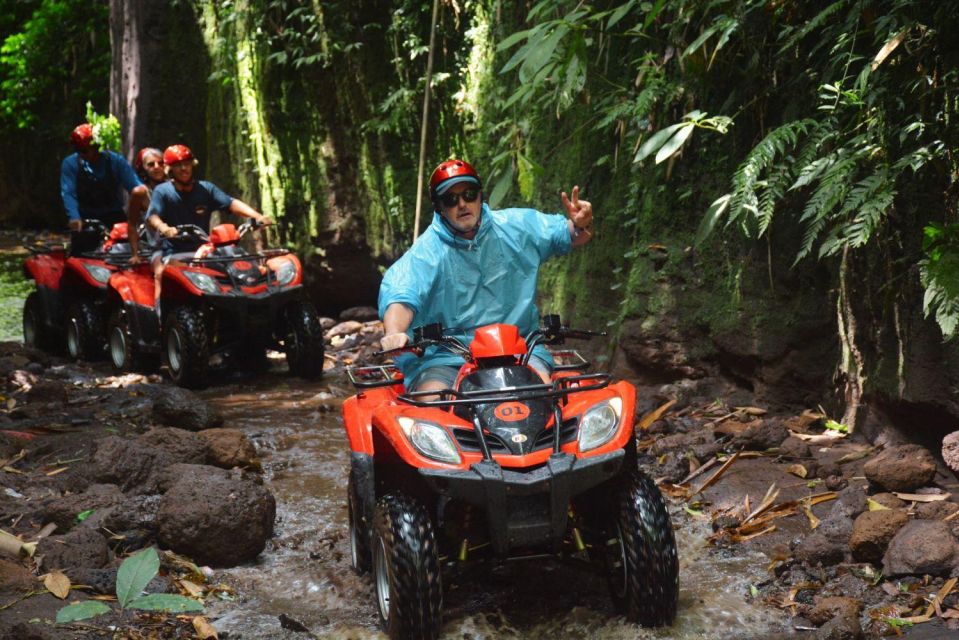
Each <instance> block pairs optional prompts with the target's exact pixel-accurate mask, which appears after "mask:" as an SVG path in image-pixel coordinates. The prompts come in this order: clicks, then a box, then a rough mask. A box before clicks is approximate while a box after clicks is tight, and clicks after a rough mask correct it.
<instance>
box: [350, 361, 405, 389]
mask: <svg viewBox="0 0 959 640" xmlns="http://www.w3.org/2000/svg"><path fill="white" fill-rule="evenodd" d="M346 375H347V376H348V377H349V378H350V382H351V383H352V384H353V386H354V387H356V388H357V389H373V388H376V387H392V386H393V385H394V384H402V382H403V378H402V376H400V377H396V367H394V366H393V365H391V364H381V365H371V366H368V367H350V368H349V369H347V370H346Z"/></svg>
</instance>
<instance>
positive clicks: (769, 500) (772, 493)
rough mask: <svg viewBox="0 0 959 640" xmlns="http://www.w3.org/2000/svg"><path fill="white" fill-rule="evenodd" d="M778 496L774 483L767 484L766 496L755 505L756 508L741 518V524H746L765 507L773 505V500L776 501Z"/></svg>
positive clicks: (777, 489) (765, 508)
mask: <svg viewBox="0 0 959 640" xmlns="http://www.w3.org/2000/svg"><path fill="white" fill-rule="evenodd" d="M778 496H779V488H778V487H777V486H776V483H775V482H774V483H772V484H771V485H769V488H768V489H767V490H766V496H765V497H764V498H763V501H762V502H761V503H760V504H759V506H758V507H756V510H755V511H753V512H752V513H750V514H749V515H748V516H746V519H745V520H743V524H746V523H747V522H749V521H750V520H752V519H753V518H755V517H756V516H758V515H760V514H761V513H763V512H764V511H766V510H767V509H769V508H770V507H772V506H773V502H775V501H776V498H777V497H778Z"/></svg>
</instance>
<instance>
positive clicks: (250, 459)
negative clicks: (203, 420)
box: [197, 429, 260, 470]
mask: <svg viewBox="0 0 959 640" xmlns="http://www.w3.org/2000/svg"><path fill="white" fill-rule="evenodd" d="M197 435H199V436H200V437H202V438H203V439H204V441H205V442H206V446H207V457H206V462H207V464H211V465H213V466H215V467H220V468H222V469H232V468H233V467H241V468H243V469H255V470H260V461H259V460H258V459H257V457H256V447H254V446H253V443H252V442H250V439H249V438H247V437H246V434H244V433H243V432H242V431H240V430H238V429H204V430H203V431H200V432H199V434H197Z"/></svg>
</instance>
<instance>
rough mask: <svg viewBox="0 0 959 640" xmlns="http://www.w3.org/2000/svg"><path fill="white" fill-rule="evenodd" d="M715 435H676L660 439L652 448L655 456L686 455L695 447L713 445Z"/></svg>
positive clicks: (696, 433) (705, 433)
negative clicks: (672, 452) (673, 452)
mask: <svg viewBox="0 0 959 640" xmlns="http://www.w3.org/2000/svg"><path fill="white" fill-rule="evenodd" d="M713 442H714V440H713V435H712V433H710V432H708V431H695V432H693V433H676V434H673V435H671V436H665V437H663V438H659V439H658V440H656V442H654V443H653V446H652V447H650V451H651V452H652V454H653V455H657V456H659V455H662V454H664V453H667V452H669V451H676V452H678V453H685V452H686V451H688V450H689V449H690V447H692V446H694V445H701V444H711V443H713Z"/></svg>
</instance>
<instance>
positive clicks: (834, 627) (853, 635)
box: [816, 616, 863, 640]
mask: <svg viewBox="0 0 959 640" xmlns="http://www.w3.org/2000/svg"><path fill="white" fill-rule="evenodd" d="M862 637H863V635H862V625H861V624H860V623H859V617H858V616H852V617H849V616H842V617H839V618H833V619H832V620H830V621H829V622H827V623H826V624H824V625H823V626H821V627H820V628H819V631H817V632H816V640H861V639H862Z"/></svg>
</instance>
